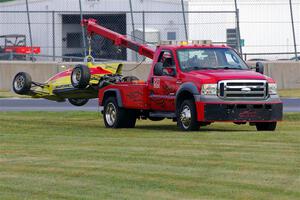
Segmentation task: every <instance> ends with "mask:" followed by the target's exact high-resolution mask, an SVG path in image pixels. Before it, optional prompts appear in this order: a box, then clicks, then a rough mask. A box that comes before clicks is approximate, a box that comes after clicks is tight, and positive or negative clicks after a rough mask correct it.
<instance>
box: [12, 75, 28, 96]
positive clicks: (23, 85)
mask: <svg viewBox="0 0 300 200" xmlns="http://www.w3.org/2000/svg"><path fill="white" fill-rule="evenodd" d="M31 83H32V81H31V76H30V75H29V74H28V73H26V72H19V73H17V75H16V76H15V78H14V80H13V90H14V91H15V93H17V94H26V93H28V92H29V91H30V88H31Z"/></svg>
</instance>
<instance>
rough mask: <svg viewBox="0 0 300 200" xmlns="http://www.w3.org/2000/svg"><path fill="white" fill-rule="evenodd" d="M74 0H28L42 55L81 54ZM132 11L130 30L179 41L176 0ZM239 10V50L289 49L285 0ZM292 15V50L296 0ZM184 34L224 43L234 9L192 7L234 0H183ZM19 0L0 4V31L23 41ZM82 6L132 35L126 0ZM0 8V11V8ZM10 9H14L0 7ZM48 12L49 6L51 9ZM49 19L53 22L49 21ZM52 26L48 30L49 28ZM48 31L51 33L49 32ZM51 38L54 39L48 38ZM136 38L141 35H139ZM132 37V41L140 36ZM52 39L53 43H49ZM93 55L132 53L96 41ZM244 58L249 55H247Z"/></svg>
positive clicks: (247, 2)
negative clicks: (185, 25) (186, 12)
mask: <svg viewBox="0 0 300 200" xmlns="http://www.w3.org/2000/svg"><path fill="white" fill-rule="evenodd" d="M78 2H79V0H29V9H30V10H31V11H40V12H36V13H31V15H30V19H31V22H32V35H33V42H34V45H36V46H41V47H42V54H45V55H52V54H53V48H52V47H53V46H55V47H56V48H55V55H57V56H62V55H66V54H76V53H77V54H78V53H82V48H78V47H79V46H82V44H81V43H82V39H81V38H82V37H81V27H80V25H79V23H80V16H79V3H78ZM132 2H133V10H134V11H145V14H144V21H145V24H146V25H145V27H143V13H134V24H135V29H136V31H135V33H136V35H138V36H139V37H141V35H143V34H141V31H142V30H143V28H144V29H145V32H146V33H145V36H146V38H145V40H146V41H151V42H155V41H156V40H157V41H159V40H168V39H175V40H184V39H185V29H184V25H183V24H184V23H183V16H182V14H181V13H171V12H173V11H181V10H182V7H181V0H132ZM237 2H238V8H239V13H240V30H241V38H242V39H244V41H245V46H244V47H243V52H244V53H257V52H262V53H263V52H266V53H270V52H293V50H294V48H293V37H292V28H291V22H290V21H291V18H290V10H289V4H288V0H238V1H237ZM292 2H293V5H294V20H295V30H296V38H297V44H298V51H299V49H300V21H299V20H300V0H293V1H292ZM184 3H185V8H186V10H187V11H192V12H195V13H190V14H188V15H186V20H187V24H188V26H187V28H188V31H187V32H188V36H189V39H190V40H195V39H200V40H204V39H209V40H213V41H215V42H226V30H227V29H230V28H236V17H235V14H234V13H232V12H231V13H199V12H198V11H234V10H235V7H234V0H210V1H207V0H184ZM25 10H26V7H25V0H15V1H12V2H7V3H0V35H4V34H26V35H27V42H29V35H28V26H27V16H26V12H17V11H25ZM82 10H83V11H84V12H85V11H88V14H89V15H88V16H85V17H93V18H96V19H97V20H98V22H99V23H100V24H102V25H104V26H106V27H109V28H111V29H113V30H115V31H117V32H120V33H121V34H127V35H133V30H132V21H131V15H130V12H129V11H130V7H129V0H82ZM1 11H2V12H1ZM5 11H16V13H11V12H5ZM52 11H55V12H54V14H53V13H52ZM147 11H156V12H159V11H169V12H170V13H164V14H162V13H148V12H147ZM53 21H54V23H55V24H54V26H53V24H52V22H53ZM53 28H54V29H53ZM53 35H54V37H53ZM53 39H54V40H53ZM140 39H141V38H140ZM140 39H138V41H141V40H140ZM53 42H54V44H53ZM93 47H94V50H95V52H98V53H99V54H100V56H99V57H103V58H111V57H109V56H111V55H109V56H108V55H107V53H110V54H114V55H113V57H112V58H121V59H127V60H132V59H134V58H135V54H132V52H131V51H130V50H124V49H123V50H122V52H121V53H118V54H116V53H115V52H118V51H117V50H116V48H115V47H113V46H112V45H111V44H109V43H108V42H107V41H106V42H105V41H103V40H98V42H97V43H96V44H95V45H93ZM292 56H293V55H286V56H282V55H279V56H276V55H274V56H269V57H268V56H252V58H253V57H265V58H270V59H276V58H290V57H292ZM248 58H251V56H249V57H248Z"/></svg>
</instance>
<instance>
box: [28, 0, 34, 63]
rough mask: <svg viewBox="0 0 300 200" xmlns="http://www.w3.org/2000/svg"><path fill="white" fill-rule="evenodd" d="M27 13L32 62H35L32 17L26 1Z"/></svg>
mask: <svg viewBox="0 0 300 200" xmlns="http://www.w3.org/2000/svg"><path fill="white" fill-rule="evenodd" d="M26 11H27V22H28V31H29V39H30V47H31V52H30V54H31V60H32V61H34V57H33V45H32V44H33V43H32V33H31V23H30V15H29V6H28V0H26Z"/></svg>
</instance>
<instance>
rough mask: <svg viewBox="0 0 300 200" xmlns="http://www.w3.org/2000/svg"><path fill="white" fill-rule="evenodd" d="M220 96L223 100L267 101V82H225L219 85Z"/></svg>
mask: <svg viewBox="0 0 300 200" xmlns="http://www.w3.org/2000/svg"><path fill="white" fill-rule="evenodd" d="M218 95H219V97H220V98H223V99H266V98H267V96H268V83H267V81H265V80H225V81H220V82H219V83H218Z"/></svg>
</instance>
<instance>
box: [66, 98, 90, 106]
mask: <svg viewBox="0 0 300 200" xmlns="http://www.w3.org/2000/svg"><path fill="white" fill-rule="evenodd" d="M68 101H69V102H70V104H72V105H73V106H83V105H85V104H87V102H88V101H89V99H73V98H69V99H68Z"/></svg>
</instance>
